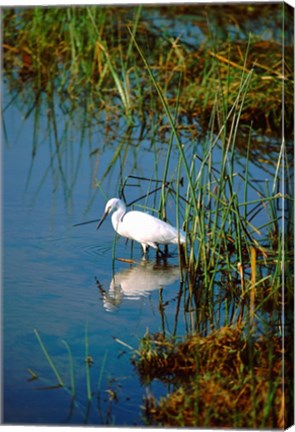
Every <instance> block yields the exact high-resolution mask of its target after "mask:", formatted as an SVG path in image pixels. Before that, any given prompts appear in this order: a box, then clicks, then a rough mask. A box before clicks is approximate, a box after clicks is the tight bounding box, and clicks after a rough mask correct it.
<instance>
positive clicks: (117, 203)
mask: <svg viewBox="0 0 295 432" xmlns="http://www.w3.org/2000/svg"><path fill="white" fill-rule="evenodd" d="M120 207H121V208H125V206H124V204H123V202H122V201H121V200H120V199H119V198H111V199H110V200H109V201H108V202H107V203H106V206H105V209H104V214H103V216H102V218H101V219H100V221H99V223H98V225H97V227H96V229H98V228H99V227H100V226H101V225H102V223H103V221H104V220H105V218H106V217H107V215H108V214H110V213H112V212H113V211H114V210H117V209H118V208H120Z"/></svg>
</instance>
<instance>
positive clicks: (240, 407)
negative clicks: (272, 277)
mask: <svg viewBox="0 0 295 432" xmlns="http://www.w3.org/2000/svg"><path fill="white" fill-rule="evenodd" d="M270 348H271V349H270ZM282 354H284V355H285V357H284V356H282ZM287 356H288V351H287V348H286V350H285V351H283V349H282V342H281V340H280V338H278V337H276V336H274V335H264V336H262V335H261V336H255V337H253V336H251V337H249V335H247V334H246V332H245V328H244V326H227V327H221V328H220V329H218V330H216V331H214V332H211V333H210V334H209V335H207V336H205V337H203V336H200V335H191V336H187V337H186V338H184V339H183V340H182V341H180V342H177V343H176V342H175V340H172V339H171V340H169V339H167V338H164V337H163V336H162V335H159V334H155V335H151V334H146V335H145V337H144V338H143V339H142V340H141V341H140V346H139V350H138V352H137V351H136V354H134V356H133V359H132V361H133V364H134V366H135V368H136V370H137V371H138V373H139V375H140V378H141V380H142V381H143V382H147V381H148V382H151V381H152V380H154V379H157V380H160V381H162V382H164V383H167V382H168V383H170V384H171V383H172V384H173V388H172V390H171V392H170V393H169V394H168V395H167V396H166V397H164V398H162V399H160V401H158V402H157V401H156V399H155V398H154V397H153V396H151V395H150V396H148V397H147V398H146V399H145V405H144V415H145V418H146V420H147V423H148V424H149V425H157V426H164V427H167V426H172V427H178V426H189V427H196V426H199V427H223V428H224V427H239V428H240V427H248V428H249V427H265V428H267V427H269V428H273V427H276V428H282V427H284V424H285V423H284V422H285V420H286V418H285V416H286V410H287V407H288V404H289V402H290V401H291V397H292V396H291V393H292V389H291V388H288V385H285V388H283V384H287V382H284V376H283V374H282V371H283V367H284V373H285V376H287V375H288V374H290V373H291V371H292V368H291V362H290V358H289V357H287ZM286 359H287V361H286ZM284 390H285V397H284V394H283V391H284ZM290 408H291V407H290Z"/></svg>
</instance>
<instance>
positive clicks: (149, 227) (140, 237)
mask: <svg viewBox="0 0 295 432" xmlns="http://www.w3.org/2000/svg"><path fill="white" fill-rule="evenodd" d="M112 212H113V214H112V225H113V228H114V230H115V231H116V232H117V233H118V234H119V235H121V236H122V237H127V238H129V239H131V240H135V241H137V242H138V243H140V244H141V246H142V248H143V254H144V257H145V256H146V251H147V248H148V246H151V247H152V248H154V249H156V250H157V252H158V251H159V247H158V245H159V244H164V245H168V244H184V243H185V233H184V232H183V231H182V230H180V229H179V230H177V229H176V228H175V227H173V226H171V225H169V224H168V223H167V222H164V221H162V220H161V219H158V218H156V217H154V216H152V215H150V214H147V213H143V212H141V211H136V210H133V211H130V212H126V206H125V204H124V203H123V201H121V200H120V199H118V198H111V199H110V200H109V201H108V202H107V203H106V206H105V211H104V214H103V216H102V218H101V220H100V222H99V224H98V225H97V229H98V228H99V227H100V226H101V224H102V223H103V221H104V220H105V218H106V217H107V215H108V214H110V213H112Z"/></svg>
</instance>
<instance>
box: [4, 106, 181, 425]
mask: <svg viewBox="0 0 295 432" xmlns="http://www.w3.org/2000/svg"><path fill="white" fill-rule="evenodd" d="M5 121H6V126H7V130H8V145H7V146H4V149H3V150H4V154H3V162H4V200H3V207H4V208H3V211H4V224H3V232H4V245H3V246H4V257H3V258H4V263H3V264H4V265H3V311H4V338H3V343H4V364H3V367H4V376H3V377H4V421H5V422H6V423H43V424H44V423H48V424H51V423H54V424H56V423H62V424H63V423H71V424H73V423H79V424H83V422H84V421H85V422H86V423H89V424H91V423H92V424H104V423H105V422H111V423H115V424H129V425H130V424H133V423H136V424H141V422H142V420H141V418H140V409H139V407H140V405H141V403H142V396H143V394H144V393H145V389H144V387H142V386H141V385H140V384H139V382H138V378H137V376H136V375H135V373H134V370H133V367H132V365H131V363H130V352H126V347H125V346H124V345H122V344H120V343H118V342H117V341H116V340H115V339H114V338H117V339H119V340H121V341H123V342H124V343H126V344H129V345H131V346H133V347H135V348H136V347H137V344H138V340H139V338H140V337H142V336H143V335H144V334H145V332H146V330H147V329H149V331H151V332H156V331H160V330H162V329H163V328H165V329H167V331H171V332H172V331H174V327H175V325H176V324H175V308H176V299H177V295H178V292H179V269H178V266H177V253H175V254H174V255H175V257H173V258H170V259H169V264H168V265H164V264H160V265H156V262H155V261H154V253H153V251H151V252H150V261H148V262H146V263H143V262H142V261H141V249H140V246H139V245H134V251H133V254H134V259H135V261H136V264H135V265H133V266H132V267H131V266H130V264H128V263H125V262H120V261H115V264H114V266H115V268H114V269H113V261H112V255H113V240H114V234H113V230H112V227H111V223H110V220H108V221H106V222H105V223H104V225H103V226H102V227H101V229H100V230H99V231H96V230H95V224H89V225H84V226H81V227H73V224H74V223H76V222H80V221H81V220H83V218H84V219H85V215H83V210H84V209H85V208H86V207H87V202H88V200H89V195H88V194H87V190H88V189H89V177H88V175H85V173H88V174H89V175H91V167H90V166H89V161H88V160H87V158H84V161H82V163H81V170H80V173H81V174H80V175H79V181H78V182H77V188H76V189H75V193H74V196H73V202H74V203H75V204H72V205H71V206H66V205H65V200H64V194H63V190H62V188H60V189H58V190H57V191H56V192H54V193H53V191H52V184H53V181H52V178H50V176H48V178H47V179H46V181H45V182H44V183H43V185H42V188H41V189H40V191H39V192H38V194H37V195H36V186H37V185H38V183H39V182H40V178H42V175H43V173H44V167H46V166H47V164H48V147H47V143H46V141H45V142H43V143H42V145H41V146H40V148H39V149H38V154H37V157H36V159H37V160H36V161H35V162H34V168H33V171H32V174H31V179H30V186H29V188H28V190H27V191H24V189H25V184H26V179H27V176H28V170H29V167H30V163H31V155H30V151H28V149H29V148H30V146H31V140H32V139H31V137H32V125H33V122H32V119H28V120H27V121H26V122H25V123H24V124H23V126H22V128H21V130H19V126H20V125H21V124H22V120H21V113H20V112H19V111H18V110H17V109H16V108H15V107H14V108H11V109H9V111H7V112H6V115H5ZM112 154H113V150H110V151H109V153H108V155H107V157H108V158H111V157H112ZM146 161H147V158H145V163H146ZM109 189H110V191H114V189H115V188H114V186H113V183H112V182H110V184H109ZM83 191H86V193H85V194H84V195H83ZM136 194H137V192H136ZM137 196H138V195H137ZM134 197H135V195H134ZM128 198H130V199H131V198H132V195H129V197H128ZM104 203H105V202H104V199H103V197H101V196H97V199H96V202H95V205H94V206H93V209H92V210H91V212H90V213H91V217H88V214H87V217H88V219H92V218H95V217H99V216H100V213H101V212H102V211H103V208H104ZM92 216H93V217H92ZM172 251H173V250H172ZM174 252H177V250H175V248H174ZM115 254H116V256H117V257H121V258H128V257H129V255H130V246H129V245H126V244H125V241H124V240H123V239H119V240H118V241H117V242H116V251H115ZM113 270H114V273H113ZM97 281H99V284H98V282H97ZM143 281H144V283H143ZM160 301H163V302H165V311H164V314H163V315H162V316H161V314H160V313H159V310H158V309H159V302H160ZM85 326H87V334H88V338H89V353H90V354H91V356H92V358H93V361H94V363H93V365H92V367H91V383H92V390H93V392H94V400H93V401H92V404H91V407H90V410H89V413H88V414H87V393H86V378H85V363H84V359H85ZM178 326H179V329H180V332H181V333H182V332H183V331H184V322H183V320H181V319H180V322H179V323H178ZM34 329H37V331H38V333H39V334H40V336H41V338H42V341H43V343H44V345H45V346H46V348H47V350H48V352H49V353H50V355H51V356H52V359H53V361H54V363H55V364H56V366H57V368H58V370H59V371H60V373H61V375H62V376H63V378H64V380H65V382H66V384H67V385H70V375H69V370H70V368H69V359H68V353H67V350H66V348H65V346H64V345H63V343H62V340H65V341H66V342H67V343H68V345H69V346H70V348H71V350H72V353H73V357H74V363H75V365H74V367H75V377H76V389H77V396H76V400H75V404H74V406H73V407H71V403H70V402H71V398H70V395H69V394H68V393H67V392H66V391H65V390H64V389H60V388H59V389H50V390H40V389H41V388H45V387H49V386H52V385H55V384H56V379H55V377H54V376H53V373H52V370H51V368H50V366H49V365H48V363H47V361H46V358H45V356H44V354H43V352H42V350H41V347H40V345H39V343H38V341H37V339H36V336H35V334H34ZM127 351H128V349H127ZM123 352H124V355H122V353H123ZM104 359H105V364H104ZM28 368H30V369H32V370H33V371H34V372H36V373H37V374H38V376H39V377H40V379H38V380H36V381H33V382H29V381H28V379H29V378H31V375H30V373H29V372H28V370H27V369H28ZM100 374H102V382H101V388H100V392H98V393H97V385H98V382H99V377H100ZM110 389H111V390H113V391H114V392H116V393H117V394H118V400H117V401H113V402H112V403H111V401H110V400H109V399H110V398H109V396H108V395H109V393H108V391H109V390H110ZM157 391H159V392H161V389H160V388H159V389H158V390H157ZM97 394H98V395H99V396H100V403H101V405H102V411H103V415H101V414H100V410H99V408H98V406H97V398H96V396H97ZM110 404H111V405H112V407H111V415H110V416H109V417H108V418H105V416H106V413H107V410H108V406H109V405H110Z"/></svg>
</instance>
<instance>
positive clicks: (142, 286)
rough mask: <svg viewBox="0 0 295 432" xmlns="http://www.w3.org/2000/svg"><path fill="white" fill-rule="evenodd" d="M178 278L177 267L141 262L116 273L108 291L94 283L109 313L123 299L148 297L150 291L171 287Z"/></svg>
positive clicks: (99, 284)
mask: <svg viewBox="0 0 295 432" xmlns="http://www.w3.org/2000/svg"><path fill="white" fill-rule="evenodd" d="M179 277H180V270H179V266H178V265H175V266H172V265H159V264H157V263H152V262H147V261H142V262H141V263H140V264H138V265H137V266H134V267H130V268H128V269H125V270H122V271H119V272H118V273H116V274H115V275H114V277H113V279H112V280H111V283H110V289H109V291H106V290H105V289H104V288H103V286H102V285H101V283H100V282H99V281H98V280H97V279H96V283H97V286H98V288H99V290H100V292H101V294H102V297H103V305H104V308H105V310H107V311H109V312H111V311H113V310H115V309H117V308H118V307H119V306H120V304H121V303H122V301H123V298H124V297H126V298H128V299H131V300H139V299H140V298H142V297H146V296H148V294H149V293H150V292H151V291H154V290H157V289H161V288H163V287H165V286H167V285H171V284H172V283H173V282H175V281H176V280H177V279H179Z"/></svg>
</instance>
